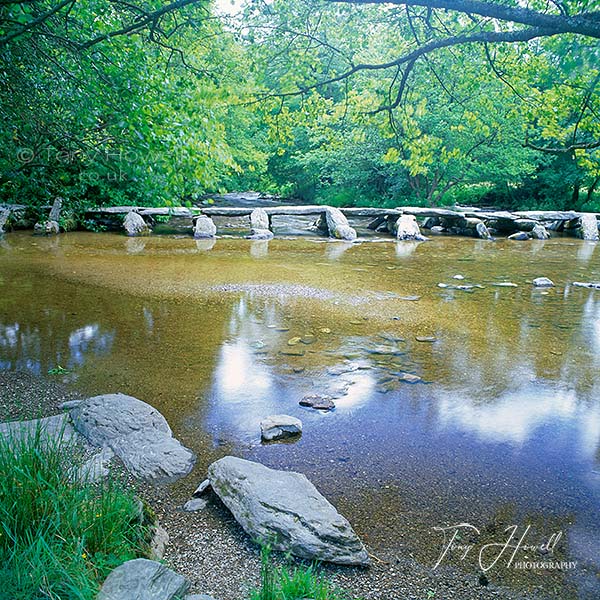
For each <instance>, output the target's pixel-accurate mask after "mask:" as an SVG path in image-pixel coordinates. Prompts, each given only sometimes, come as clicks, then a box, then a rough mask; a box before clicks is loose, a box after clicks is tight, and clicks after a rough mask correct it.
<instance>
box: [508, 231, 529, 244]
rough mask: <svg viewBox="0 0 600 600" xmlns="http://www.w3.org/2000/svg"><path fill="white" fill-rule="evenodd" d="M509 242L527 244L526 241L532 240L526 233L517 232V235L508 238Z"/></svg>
mask: <svg viewBox="0 0 600 600" xmlns="http://www.w3.org/2000/svg"><path fill="white" fill-rule="evenodd" d="M508 239H509V240H515V241H517V242H525V241H526V240H529V239H531V238H530V236H529V234H528V233H527V232H526V231H517V233H513V234H512V235H509V236H508Z"/></svg>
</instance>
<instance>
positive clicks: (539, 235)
mask: <svg viewBox="0 0 600 600" xmlns="http://www.w3.org/2000/svg"><path fill="white" fill-rule="evenodd" d="M531 236H532V237H533V239H535V240H547V239H549V238H550V234H549V233H548V230H547V229H546V228H545V227H544V226H543V225H542V224H541V223H536V224H535V225H534V226H533V229H532V230H531Z"/></svg>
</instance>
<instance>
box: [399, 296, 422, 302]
mask: <svg viewBox="0 0 600 600" xmlns="http://www.w3.org/2000/svg"><path fill="white" fill-rule="evenodd" d="M420 299H421V296H398V300H405V301H406V302H417V300H420Z"/></svg>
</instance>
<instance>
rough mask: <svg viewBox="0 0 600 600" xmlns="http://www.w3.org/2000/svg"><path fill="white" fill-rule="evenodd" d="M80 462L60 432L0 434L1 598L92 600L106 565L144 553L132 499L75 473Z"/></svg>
mask: <svg viewBox="0 0 600 600" xmlns="http://www.w3.org/2000/svg"><path fill="white" fill-rule="evenodd" d="M81 464H82V458H81V456H80V453H79V454H78V451H77V448H76V447H75V445H74V444H73V443H72V442H70V441H69V440H67V439H66V437H65V436H64V435H58V436H57V437H56V438H52V437H50V436H47V435H45V434H44V433H43V432H42V431H41V430H39V429H38V430H37V431H34V432H31V433H28V434H12V435H8V436H6V437H2V436H0V582H1V583H0V598H10V599H11V600H42V599H43V600H92V599H93V598H94V597H95V595H96V593H97V591H98V588H99V584H100V583H101V582H102V581H103V580H104V578H106V576H107V575H108V573H109V572H110V570H111V569H113V568H115V567H116V566H117V565H119V564H121V563H122V562H124V561H126V560H129V559H132V558H136V557H138V556H140V555H141V554H143V550H144V549H145V548H146V539H147V528H146V527H145V526H144V525H143V523H142V518H141V515H140V506H139V502H138V501H137V500H136V498H135V497H134V496H133V495H132V494H130V493H129V492H126V491H124V490H123V489H121V488H120V487H119V486H117V485H115V484H113V483H101V484H94V483H93V482H91V481H88V480H86V479H85V478H83V479H82V478H80V477H76V476H75V475H76V473H77V472H78V467H80V466H81Z"/></svg>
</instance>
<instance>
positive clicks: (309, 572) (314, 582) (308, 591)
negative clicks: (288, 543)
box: [249, 546, 351, 600]
mask: <svg viewBox="0 0 600 600" xmlns="http://www.w3.org/2000/svg"><path fill="white" fill-rule="evenodd" d="M260 579H261V585H260V588H259V589H256V590H252V591H251V592H250V596H249V600H304V598H310V599H311V600H351V596H350V595H348V594H347V593H346V592H344V591H343V590H340V589H339V588H338V587H336V586H334V585H333V584H332V583H331V582H330V581H328V580H327V579H326V578H325V577H324V576H323V575H322V574H321V573H320V572H319V567H318V564H316V563H313V564H311V565H310V566H292V565H286V566H283V567H276V566H274V565H273V562H272V560H271V550H270V548H269V547H268V546H263V548H262V553H261V571H260Z"/></svg>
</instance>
